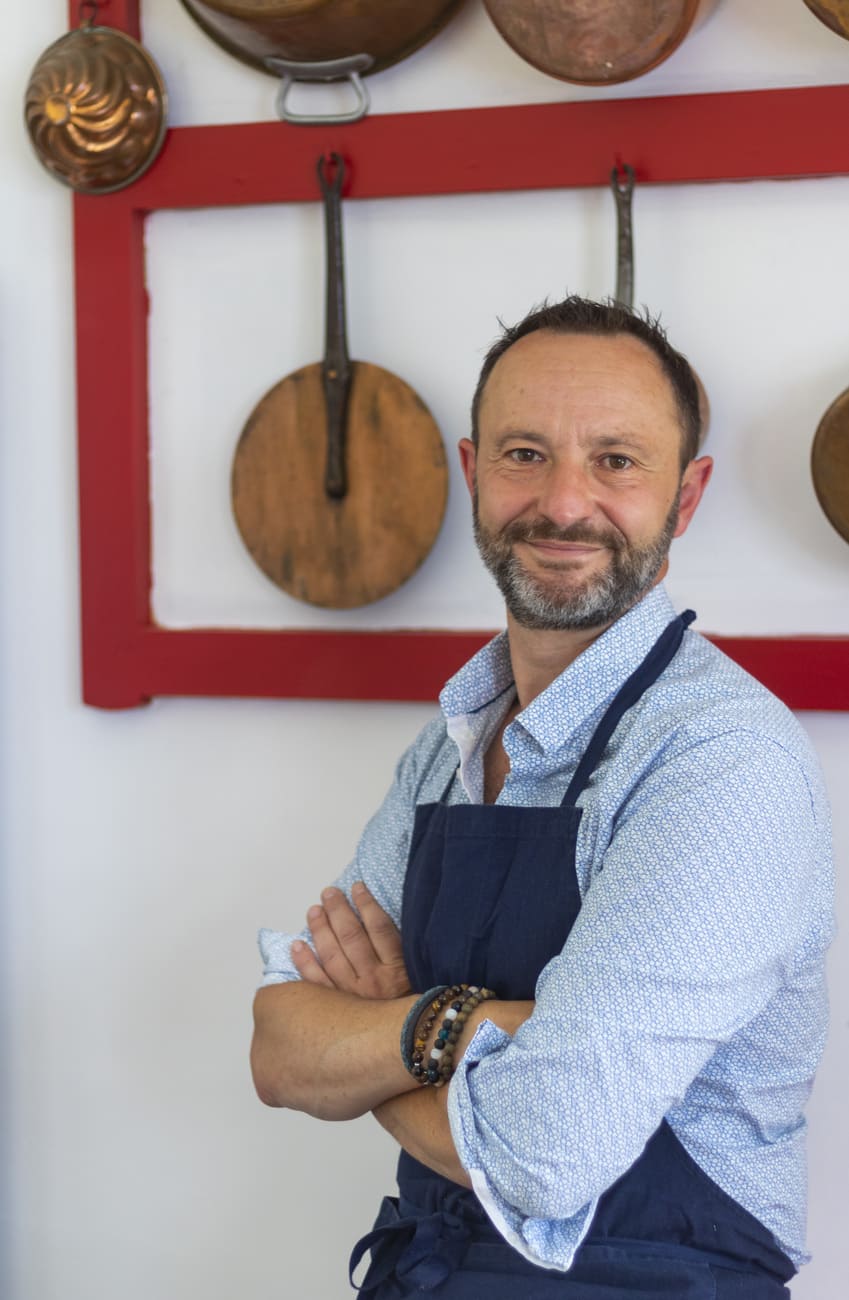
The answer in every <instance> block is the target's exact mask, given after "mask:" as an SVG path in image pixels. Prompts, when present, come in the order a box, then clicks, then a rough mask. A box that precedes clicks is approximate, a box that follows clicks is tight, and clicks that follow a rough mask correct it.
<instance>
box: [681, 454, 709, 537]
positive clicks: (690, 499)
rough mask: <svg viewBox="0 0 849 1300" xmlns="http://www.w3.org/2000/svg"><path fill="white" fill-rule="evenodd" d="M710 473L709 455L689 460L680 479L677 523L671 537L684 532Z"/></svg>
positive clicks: (694, 511)
mask: <svg viewBox="0 0 849 1300" xmlns="http://www.w3.org/2000/svg"><path fill="white" fill-rule="evenodd" d="M712 473H713V458H712V457H711V456H700V457H699V459H698V460H691V461H690V463H689V465H688V466H687V468H686V469H685V470H684V476H683V478H682V479H681V502H680V505H679V509H678V525H677V527H676V529H675V532H674V533H673V534H672V535H673V537H680V536H681V534H682V533H686V531H687V529H688V528H689V526H690V520H691V519H692V518H693V515H694V514H695V513H696V506H697V505H698V504H699V502H700V501H701V499H702V493H703V492H704V490H705V488H706V487H707V485H708V481H709V479H710V476H711V474H712Z"/></svg>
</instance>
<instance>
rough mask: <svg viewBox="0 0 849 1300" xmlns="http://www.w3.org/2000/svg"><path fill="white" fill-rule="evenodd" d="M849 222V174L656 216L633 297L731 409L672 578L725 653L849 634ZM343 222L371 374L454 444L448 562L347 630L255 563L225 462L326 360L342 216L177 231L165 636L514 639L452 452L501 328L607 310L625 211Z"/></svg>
mask: <svg viewBox="0 0 849 1300" xmlns="http://www.w3.org/2000/svg"><path fill="white" fill-rule="evenodd" d="M847 216H849V179H847V178H842V177H840V178H833V179H827V180H809V181H794V182H750V183H737V184H716V185H699V186H695V185H688V186H646V187H644V188H642V189H638V190H637V193H636V196H635V200H634V224H635V244H636V268H637V269H636V288H635V294H636V300H637V302H638V303H645V304H646V305H647V306H648V307H649V309H650V310H652V311H653V312H659V313H660V315H661V316H662V319H663V320H664V322H665V323H666V325H667V328H668V329H669V332H670V335H671V337H672V339H673V341H674V342H676V343H677V344H678V345H679V346H680V347H681V348H682V349H683V350H684V351H686V352H687V353H688V354H689V355H690V356H691V358H692V359H693V360H694V362H696V364H697V367H698V369H699V371H700V372H701V374H702V377H703V379H704V382H705V384H706V386H707V388H708V391H709V394H710V398H711V404H712V424H711V431H710V435H709V438H708V442H707V444H706V451H709V452H710V453H711V454H712V455H713V456H714V457H715V459H716V472H715V476H714V480H713V483H712V484H711V486H710V488H709V489H708V493H707V496H706V499H705V501H704V503H703V504H702V506H701V507H700V512H699V514H698V515H697V517H696V521H695V523H694V525H693V526H692V528H691V530H690V532H689V533H688V534H687V535H686V536H685V537H684V538H683V539H681V540H680V541H678V542H676V543H675V545H674V547H673V564H672V570H671V579H670V586H671V589H672V591H673V593H674V594H675V595H676V597H678V596H680V599H682V600H686V601H687V603H689V604H691V605H693V606H694V607H695V608H696V609H697V610H698V612H699V615H700V620H701V626H702V627H704V628H706V629H709V630H711V631H716V632H721V633H725V634H770V635H787V634H794V633H847V632H849V544H847V543H846V542H845V541H844V540H843V539H842V538H841V537H840V536H839V535H838V534H837V533H836V532H835V531H834V529H833V528H832V527H831V525H830V524H829V523H828V521H827V520H826V518H825V516H824V515H823V514H822V512H821V510H820V508H819V506H818V504H817V501H816V497H815V494H814V490H813V484H812V481H811V476H810V469H809V459H810V447H811V441H812V438H813V435H814V431H815V429H816V427H817V424H818V422H819V420H820V418H821V416H822V414H823V412H824V411H825V409H826V408H827V406H828V405H829V403H830V402H831V401H832V400H833V398H834V397H835V396H836V395H837V394H838V393H839V392H841V391H842V390H843V388H844V387H847V386H849V317H847V314H846V310H845V301H846V293H847V290H849V283H847V280H849V273H847V272H846V270H845V265H844V259H843V246H844V242H845V229H846V220H847ZM344 219H345V231H346V252H347V261H348V272H347V281H348V302H349V339H350V347H351V352H352V355H353V356H355V357H359V358H360V359H362V360H368V361H373V362H376V363H377V364H380V365H383V366H385V367H386V368H387V369H389V370H392V371H395V372H396V373H398V374H400V375H401V376H402V377H403V378H405V379H406V380H407V381H408V382H409V383H411V384H412V385H413V387H414V388H415V389H416V390H417V391H418V392H419V394H420V395H421V396H422V397H423V399H424V400H425V401H426V402H427V403H428V405H429V406H430V407H431V409H432V411H433V413H434V415H435V417H436V420H437V423H438V424H439V426H440V428H441V429H442V431H443V435H444V438H445V442H446V444H447V446H448V448H449V459H450V463H451V469H452V480H451V493H450V503H449V510H448V515H447V519H446V522H445V524H444V526H443V530H442V533H441V535H440V537H439V539H438V542H437V545H436V547H435V548H434V550H433V552H432V553H431V555H430V556H429V557H428V559H427V561H426V562H425V564H424V566H423V568H422V569H421V570H420V571H419V572H418V573H417V574H416V575H415V576H414V578H413V579H412V580H411V581H410V582H408V583H407V584H406V585H405V586H404V587H402V588H400V589H399V591H398V592H396V593H395V594H393V595H391V596H389V597H387V598H386V599H384V600H382V601H379V602H377V603H376V604H374V605H372V606H368V607H365V608H363V609H362V610H359V611H352V612H347V611H346V612H342V613H339V612H335V611H326V610H318V609H315V608H313V607H311V606H308V605H305V604H303V603H301V602H299V601H296V600H294V599H292V598H291V597H289V596H287V595H285V594H284V593H282V592H280V591H279V590H278V589H277V588H276V587H275V586H274V585H273V584H272V583H271V582H270V581H269V580H268V579H267V578H266V577H265V576H264V575H263V574H262V573H261V571H260V570H259V569H258V568H257V567H256V566H255V565H254V563H253V561H252V559H251V557H250V555H249V554H248V552H247V550H246V549H245V547H244V546H243V544H242V542H241V539H240V537H239V534H238V531H237V529H236V527H235V524H234V521H233V518H232V513H231V510H230V504H229V475H230V465H231V461H232V455H233V450H234V447H235V444H236V441H237V439H238V436H239V432H240V430H241V429H242V427H243V425H244V423H245V421H246V419H247V418H248V415H249V413H250V411H251V409H252V407H253V405H254V403H255V402H256V401H257V400H259V398H260V397H261V396H262V395H263V393H264V392H266V391H267V389H268V388H270V387H271V386H272V385H273V384H274V383H276V382H277V380H278V379H280V378H282V377H283V376H284V375H285V374H287V373H290V372H291V371H292V370H295V369H297V368H298V367H299V366H301V365H305V364H308V363H309V362H310V361H316V360H318V359H319V358H320V356H321V355H322V350H323V346H324V342H323V333H324V325H323V312H324V266H323V258H324V252H323V243H322V239H323V234H322V231H323V225H322V222H323V217H322V213H321V208H320V206H319V205H318V204H292V205H280V206H270V207H251V208H245V209H226V210H223V209H222V210H218V211H203V212H162V213H157V214H155V215H154V216H153V218H151V220H150V222H149V229H148V247H149V258H148V265H149V285H150V290H151V298H152V315H151V411H152V414H151V426H152V448H153V516H154V532H153V536H154V572H155V586H154V605H155V610H156V616H157V618H158V620H159V621H160V622H162V623H163V624H165V625H168V626H174V627H185V626H193V625H218V626H257V627H329V628H333V627H372V628H374V627H378V628H379V627H413V628H414V627H472V628H475V627H491V626H496V625H498V624H499V623H500V619H501V610H500V603H499V600H498V595H497V592H496V591H495V588H494V586H493V584H492V583H491V581H490V579H489V577H488V576H487V574H486V573H485V571H484V570H483V569H482V567H481V565H480V563H479V561H478V559H477V555H476V553H475V550H474V545H473V542H472V540H471V529H470V523H469V513H470V512H469V502H468V497H467V494H466V491H465V487H464V485H463V482H462V479H461V476H460V473H459V464H458V461H457V457H456V454H455V451H454V447H455V445H456V441H457V439H458V437H460V436H463V435H464V434H465V433H466V432H467V429H468V404H469V398H470V395H471V392H472V390H473V387H474V383H475V380H476V376H477V370H478V367H479V364H480V359H481V356H482V353H483V351H484V349H485V346H486V344H487V343H488V342H489V341H490V340H491V339H492V338H493V337H494V335H495V334H496V333H497V319H498V317H502V318H503V319H505V320H508V321H511V320H515V319H517V318H518V317H519V316H521V315H522V314H523V313H524V311H525V310H527V308H529V307H530V306H531V305H532V304H534V303H535V302H538V301H540V300H541V299H542V298H544V297H546V296H551V297H557V296H559V295H560V294H562V293H563V292H564V291H565V290H566V289H567V288H568V289H572V290H575V291H578V292H581V293H585V294H589V295H591V296H604V295H606V294H607V293H609V292H610V291H611V290H612V287H613V281H614V269H613V263H614V249H615V230H614V213H613V200H612V198H611V196H610V194H609V193H608V191H607V190H595V189H593V190H567V191H542V192H531V193H524V194H495V195H476V196H452V197H434V198H412V199H403V200H373V201H358V202H349V203H347V204H346V205H345V217H344ZM200 322H202V325H201V324H200ZM309 435H310V431H309V430H306V431H305V436H309ZM374 472H375V474H377V475H379V474H380V466H379V465H375V467H374Z"/></svg>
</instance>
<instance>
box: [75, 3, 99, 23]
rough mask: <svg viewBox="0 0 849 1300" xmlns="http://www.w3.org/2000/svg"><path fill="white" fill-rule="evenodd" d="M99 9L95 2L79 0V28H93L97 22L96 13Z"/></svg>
mask: <svg viewBox="0 0 849 1300" xmlns="http://www.w3.org/2000/svg"><path fill="white" fill-rule="evenodd" d="M99 8H100V5H99V4H98V3H97V0H80V26H81V27H86V28H89V27H94V25H95V23H96V22H97V12H98V10H99ZM86 10H88V17H86Z"/></svg>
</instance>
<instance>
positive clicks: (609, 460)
mask: <svg viewBox="0 0 849 1300" xmlns="http://www.w3.org/2000/svg"><path fill="white" fill-rule="evenodd" d="M602 460H603V463H604V464H605V465H606V466H607V468H608V469H613V470H623V469H630V468H631V466H632V465H633V464H634V462H633V461H632V460H631V457H630V456H623V455H621V453H619V452H611V453H610V455H608V456H604V457H602Z"/></svg>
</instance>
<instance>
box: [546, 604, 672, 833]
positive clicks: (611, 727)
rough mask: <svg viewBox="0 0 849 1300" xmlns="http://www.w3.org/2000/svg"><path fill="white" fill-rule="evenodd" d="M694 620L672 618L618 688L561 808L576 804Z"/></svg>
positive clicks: (564, 797)
mask: <svg viewBox="0 0 849 1300" xmlns="http://www.w3.org/2000/svg"><path fill="white" fill-rule="evenodd" d="M695 617H696V615H695V612H694V611H693V610H692V609H685V610H684V613H683V614H679V615H678V617H677V618H674V619H673V620H672V622H671V623H669V624H668V626H667V627H665V628H664V629H663V631H662V632H661V634H660V636H659V637H658V639H657V640H656V641H655V643H654V645H653V646H652V648H651V650H649V652H648V654H647V655H646V657H645V659H644V660H643V662H642V663H641V664H640V665H639V667H638V668H636V669H635V670H634V672H632V673H631V676H630V677H629V678H628V679H627V680H626V682H625V683H624V685H623V686H622V687H621V688H620V689H619V691H618V692H617V694H616V695H615V697H614V699H613V703H612V704H611V705H610V708H609V709H608V710H607V712H606V713H605V714H604V716H603V718H602V719H601V722H600V723H599V724H598V726H597V727H596V729H595V732H594V733H593V737H592V739H591V741H590V743H589V745H588V746H587V748H586V750H585V752H584V756H583V758H582V759H581V761H580V763H579V764H578V766H577V768H576V769H575V774H574V776H573V777H572V780H571V781H570V782H569V788H568V789H567V791H566V793H565V795H564V796H563V803H562V806H563V807H564V808H566V807H574V805H575V804H576V803H577V802H578V798H579V796H580V795H581V794H582V792H583V790H584V788H585V787H586V785H587V782H588V781H589V779H590V777H591V776H592V774H593V772H594V771H595V769H596V767H597V765H598V762H599V760H600V758H601V756H602V754H603V753H604V751H605V749H606V748H607V743H608V741H609V740H610V737H611V736H612V735H613V733H614V731H615V730H616V728H617V726H618V725H619V722H620V721H621V719H622V716H623V714H625V713H627V712H628V710H629V709H630V708H631V706H632V705H634V704H636V703H637V700H639V699H640V697H641V696H642V695H643V694H644V693H645V692H646V691H647V690H648V688H649V687H650V686H653V685H654V683H655V682H656V681H657V679H658V677H660V675H661V673H662V672H663V671H664V669H665V668H667V667H668V666H669V664H670V663H671V662H672V660H673V659H674V657H675V655H676V654H677V652H678V647H679V646H680V645H681V641H682V640H683V637H684V631H685V629H686V628H687V627H689V625H690V624H691V623H692V621H693V619H694V618H695Z"/></svg>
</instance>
